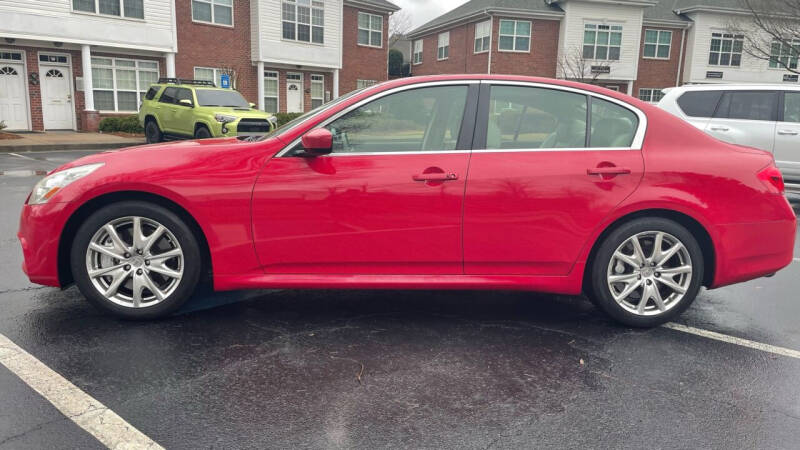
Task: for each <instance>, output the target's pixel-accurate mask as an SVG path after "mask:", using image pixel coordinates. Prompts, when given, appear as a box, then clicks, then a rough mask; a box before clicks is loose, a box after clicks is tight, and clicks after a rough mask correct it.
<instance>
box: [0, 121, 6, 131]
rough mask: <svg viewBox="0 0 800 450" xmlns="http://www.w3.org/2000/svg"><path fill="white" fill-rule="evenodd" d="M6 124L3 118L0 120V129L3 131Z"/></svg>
mask: <svg viewBox="0 0 800 450" xmlns="http://www.w3.org/2000/svg"><path fill="white" fill-rule="evenodd" d="M7 126H8V125H6V122H5V120H0V131H3V130H4V129H5V128H6V127H7Z"/></svg>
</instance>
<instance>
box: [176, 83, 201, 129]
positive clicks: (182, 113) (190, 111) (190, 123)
mask: <svg viewBox="0 0 800 450" xmlns="http://www.w3.org/2000/svg"><path fill="white" fill-rule="evenodd" d="M181 100H189V101H190V102H192V106H188V105H183V104H181V103H180V101H181ZM195 106H196V102H195V100H194V95H193V94H192V90H191V89H187V88H178V90H177V91H176V92H175V107H174V111H173V113H172V114H173V119H172V121H173V126H174V127H175V132H177V133H180V134H183V135H186V136H194V108H195Z"/></svg>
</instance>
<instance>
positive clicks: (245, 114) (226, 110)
mask: <svg viewBox="0 0 800 450" xmlns="http://www.w3.org/2000/svg"><path fill="white" fill-rule="evenodd" d="M201 108H204V109H206V110H208V111H211V112H212V113H214V114H229V115H231V116H236V117H239V118H240V119H269V118H270V117H272V114H270V113H267V112H264V111H261V110H258V109H252V108H232V107H223V106H202V107H201Z"/></svg>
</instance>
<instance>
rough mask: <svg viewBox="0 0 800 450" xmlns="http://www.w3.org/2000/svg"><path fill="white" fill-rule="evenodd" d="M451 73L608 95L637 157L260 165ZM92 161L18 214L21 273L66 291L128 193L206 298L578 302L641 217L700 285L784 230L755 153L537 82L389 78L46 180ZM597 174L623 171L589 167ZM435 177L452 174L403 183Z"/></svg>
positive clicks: (787, 219) (719, 281) (581, 154)
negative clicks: (439, 292)
mask: <svg viewBox="0 0 800 450" xmlns="http://www.w3.org/2000/svg"><path fill="white" fill-rule="evenodd" d="M463 80H472V81H473V82H475V81H474V80H480V81H479V84H480V83H491V82H496V81H514V82H522V83H537V84H540V85H551V86H561V87H567V88H574V89H580V90H583V91H585V92H589V93H597V94H601V95H603V96H605V97H609V98H614V99H618V100H621V101H623V102H625V103H627V104H628V105H631V106H632V107H634V108H636V109H638V110H639V111H640V112H642V113H643V114H644V115H645V116H646V132H645V135H644V139H643V141H642V145H641V149H640V150H636V151H615V150H604V149H588V150H587V149H584V150H580V151H569V150H566V151H558V152H546V151H543V152H533V151H531V152H514V151H507V152H506V151H492V152H487V151H484V152H481V151H477V150H478V149H472V150H466V151H454V152H442V153H435V154H426V153H420V154H410V153H403V154H397V155H383V156H381V157H375V156H373V155H369V154H364V155H353V156H348V157H343V158H332V157H324V156H323V157H317V158H308V157H305V158H304V157H295V158H282V157H275V156H276V155H277V154H278V153H279V152H281V151H282V150H283V149H285V148H286V147H287V146H288V145H290V144H291V143H293V142H295V141H296V140H297V139H299V138H300V137H301V136H303V135H304V134H305V133H307V132H308V131H309V130H312V129H313V128H315V126H317V124H319V123H320V122H322V121H324V120H325V119H326V118H328V117H331V116H333V115H335V114H337V113H338V112H339V111H342V110H343V109H346V108H348V107H349V106H350V105H353V104H355V103H358V102H360V101H361V100H363V99H366V98H369V97H372V96H375V95H377V94H380V93H381V92H385V91H388V90H391V89H395V88H397V87H400V86H404V85H408V84H420V83H423V84H424V83H436V82H454V81H463ZM94 162H103V163H104V166H103V167H102V168H101V169H98V170H96V171H95V172H93V173H91V174H90V175H88V176H86V177H85V178H83V179H81V180H80V182H76V183H73V184H71V185H69V186H67V187H66V188H64V189H62V190H61V191H60V192H58V193H57V194H56V195H55V196H54V197H53V199H52V200H51V201H49V202H47V203H45V204H40V205H29V204H26V205H25V206H24V207H23V210H22V218H21V222H20V230H19V238H20V240H21V243H22V247H23V251H24V255H25V263H24V267H23V268H24V270H25V272H26V273H27V274H28V276H29V277H30V279H31V281H33V282H35V283H39V284H44V285H49V286H61V287H63V286H65V285H67V284H69V283H70V282H71V281H72V278H71V274H70V269H69V264H68V255H67V253H68V252H69V248H70V247H69V243H70V242H71V240H72V233H74V232H75V229H76V227H77V226H78V224H79V223H80V220H81V218H83V217H85V216H86V215H87V214H88V213H90V212H91V211H93V210H94V209H96V208H98V207H102V205H104V204H107V203H109V202H111V201H115V200H119V199H130V198H134V199H148V200H152V201H154V202H156V203H159V204H161V205H164V206H167V207H169V208H171V209H173V210H175V211H178V212H179V213H180V214H181V216H182V217H183V218H185V220H186V221H187V222H189V223H191V225H192V226H193V227H194V228H195V229H196V230H197V232H198V233H199V235H200V236H201V241H203V246H204V247H205V250H206V252H207V254H208V256H209V257H210V260H211V268H212V272H213V282H214V288H215V289H217V290H231V289H240V288H274V287H283V288H393V289H394V288H400V289H440V288H447V289H449V288H466V289H525V290H535V291H543V292H552V293H562V294H578V293H580V292H581V291H582V288H583V284H584V272H585V270H586V267H587V262H588V261H590V258H591V255H592V250H593V248H594V247H595V245H596V243H597V242H598V240H599V239H600V238H601V237H602V236H603V233H604V232H606V230H608V229H609V227H611V226H612V225H613V224H615V223H617V222H619V221H621V220H625V219H626V218H630V217H634V216H642V215H656V216H664V217H669V218H673V219H675V220H676V221H679V222H680V223H682V224H684V225H685V226H686V227H687V228H689V229H691V230H692V232H693V233H695V235H696V236H697V237H698V241H699V242H700V243H701V245H702V247H703V252H704V254H705V258H704V259H705V260H706V271H705V280H704V283H703V284H704V285H706V286H707V287H711V288H714V287H719V286H723V285H727V284H731V283H736V282H741V281H745V280H749V279H753V278H756V277H761V276H764V275H768V274H771V273H774V272H776V271H777V270H779V269H781V268H783V267H785V266H787V265H788V264H790V263H791V261H792V251H793V245H794V239H795V230H796V218H795V215H794V212H793V211H792V209H791V207H790V206H789V203H788V202H787V200H786V199H785V197H784V196H783V195H782V192H781V190H780V189H779V187H776V183H773V182H771V181H775V180H770V179H769V177H768V176H767V177H766V178H765V176H764V173H765V172H764V171H765V170H767V171H768V170H769V168H770V167H772V166H773V165H774V162H773V159H772V156H771V155H770V154H768V153H766V152H763V151H760V150H754V149H749V148H744V147H738V146H734V145H729V144H725V143H722V142H720V141H717V140H715V139H713V138H711V137H709V136H707V135H706V134H704V133H703V132H701V131H698V130H696V129H695V128H694V127H692V126H691V125H688V124H685V123H683V122H682V121H681V120H680V119H678V118H676V117H674V116H672V115H670V114H669V113H666V112H663V111H661V110H659V109H657V108H655V107H653V106H651V105H649V104H646V103H644V102H641V101H639V100H636V99H633V98H631V97H628V96H625V95H621V94H619V93H616V92H612V91H609V90H605V89H602V88H599V87H593V86H587V85H582V84H577V83H571V82H567V81H560V80H550V79H536V78H529V77H508V76H434V77H416V78H407V79H401V80H396V81H391V82H387V83H383V84H381V85H378V86H375V87H372V88H368V89H366V90H363V91H361V92H358V93H356V94H354V95H352V96H350V97H349V98H347V99H346V100H344V101H340V102H338V103H336V104H335V105H333V106H331V107H329V108H327V109H325V108H323V109H322V110H321V111H320V112H316V113H314V114H312V115H311V116H310V117H308V118H307V119H306V120H304V121H302V122H300V123H298V124H295V125H293V126H291V127H288V128H286V129H284V130H279V131H278V132H277V133H275V134H274V135H273V136H272V137H269V138H267V139H264V140H262V141H258V142H245V141H240V140H237V139H235V138H222V139H209V140H203V141H185V142H180V143H172V144H156V145H149V146H143V147H137V148H131V149H127V150H122V151H114V152H107V153H101V154H95V155H91V156H87V157H85V158H81V159H79V160H77V161H74V162H72V163H69V164H67V165H65V166H64V167H62V168H60V169H57V170H62V169H65V168H69V167H74V166H79V165H84V164H90V163H94ZM614 167H624V168H625V170H626V171H627V172H624V171H623V172H614V171H613V170H611V172H613V173H603V172H604V169H605V170H607V169H608V168H614ZM598 171H599V172H600V173H598ZM439 172H442V173H446V174H447V175H448V176H451V175H452V177H453V178H452V179H446V180H439V181H437V180H427V181H425V182H419V181H415V178H414V177H415V176H417V177H418V176H419V174H426V173H428V174H430V173H439ZM767 175H769V173H767ZM434 178H435V177H434Z"/></svg>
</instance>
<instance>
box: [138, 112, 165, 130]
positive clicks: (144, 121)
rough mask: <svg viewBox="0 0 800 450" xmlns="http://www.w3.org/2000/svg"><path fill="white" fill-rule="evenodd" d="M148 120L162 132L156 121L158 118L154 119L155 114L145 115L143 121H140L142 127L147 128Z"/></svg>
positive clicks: (159, 124)
mask: <svg viewBox="0 0 800 450" xmlns="http://www.w3.org/2000/svg"><path fill="white" fill-rule="evenodd" d="M150 120H152V121H154V122H155V123H156V125H158V129H159V130H161V131H164V128H163V127H162V126H161V123H160V122H159V121H158V117H156V116H155V114H152V113H148V114H146V115H145V116H144V120H143V121H142V122H143V123H142V125H143V126H147V122H148V121H150Z"/></svg>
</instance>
